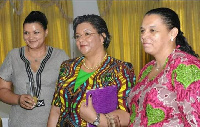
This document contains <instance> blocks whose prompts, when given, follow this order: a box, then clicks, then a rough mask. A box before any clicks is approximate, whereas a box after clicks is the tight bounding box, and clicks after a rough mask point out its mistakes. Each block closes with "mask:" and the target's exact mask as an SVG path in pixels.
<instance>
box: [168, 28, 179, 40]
mask: <svg viewBox="0 0 200 127" xmlns="http://www.w3.org/2000/svg"><path fill="white" fill-rule="evenodd" d="M177 35H178V29H177V28H176V27H174V28H173V29H171V31H170V40H171V41H173V40H174V39H175V38H176V36H177Z"/></svg>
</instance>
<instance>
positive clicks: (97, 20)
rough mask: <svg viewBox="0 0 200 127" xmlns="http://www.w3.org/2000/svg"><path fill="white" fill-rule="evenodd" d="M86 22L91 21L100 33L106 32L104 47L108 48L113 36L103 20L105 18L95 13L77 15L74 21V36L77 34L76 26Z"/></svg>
mask: <svg viewBox="0 0 200 127" xmlns="http://www.w3.org/2000/svg"><path fill="white" fill-rule="evenodd" d="M84 22H87V23H90V24H91V25H92V26H93V27H94V28H95V29H96V30H97V32H98V34H102V33H105V34H106V37H105V38H104V42H103V43H104V44H103V45H104V48H105V49H107V48H108V46H109V44H110V39H111V36H110V33H109V32H108V28H107V25H106V22H105V21H104V20H103V18H101V17H100V16H98V15H95V14H88V15H83V16H77V17H76V18H75V19H74V21H73V30H74V36H75V35H76V27H77V26H78V25H79V24H81V23H84ZM102 36H103V35H102ZM103 37H104V36H103Z"/></svg>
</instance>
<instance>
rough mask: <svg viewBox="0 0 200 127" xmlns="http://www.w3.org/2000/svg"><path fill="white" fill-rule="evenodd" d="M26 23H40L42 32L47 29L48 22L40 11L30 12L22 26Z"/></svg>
mask: <svg viewBox="0 0 200 127" xmlns="http://www.w3.org/2000/svg"><path fill="white" fill-rule="evenodd" d="M26 23H40V24H41V26H42V27H43V29H44V30H46V29H47V24H48V20H47V17H46V16H45V14H44V13H42V12H40V11H32V12H31V13H30V14H29V15H28V16H27V17H26V18H25V20H24V23H23V26H24V25H25V24H26Z"/></svg>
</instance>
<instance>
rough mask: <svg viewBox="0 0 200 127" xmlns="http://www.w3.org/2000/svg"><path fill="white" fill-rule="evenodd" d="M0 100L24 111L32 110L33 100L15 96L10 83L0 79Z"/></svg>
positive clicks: (29, 97) (24, 95) (25, 96)
mask: <svg viewBox="0 0 200 127" xmlns="http://www.w3.org/2000/svg"><path fill="white" fill-rule="evenodd" d="M0 100H1V101H3V102H4V103H7V104H11V105H20V106H21V107H22V108H25V109H33V108H34V105H35V103H34V100H33V98H32V97H31V96H30V95H26V94H23V95H17V94H15V93H13V91H12V82H7V81H5V80H3V79H2V78H0Z"/></svg>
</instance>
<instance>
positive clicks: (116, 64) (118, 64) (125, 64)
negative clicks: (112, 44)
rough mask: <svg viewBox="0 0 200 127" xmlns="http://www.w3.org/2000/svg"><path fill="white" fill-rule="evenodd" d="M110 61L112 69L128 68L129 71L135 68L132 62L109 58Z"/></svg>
mask: <svg viewBox="0 0 200 127" xmlns="http://www.w3.org/2000/svg"><path fill="white" fill-rule="evenodd" d="M108 59H110V66H111V67H117V68H119V67H123V68H124V69H125V68H127V69H132V68H133V65H132V63H130V62H125V61H122V60H119V59H116V58H114V57H110V56H109V57H108Z"/></svg>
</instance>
